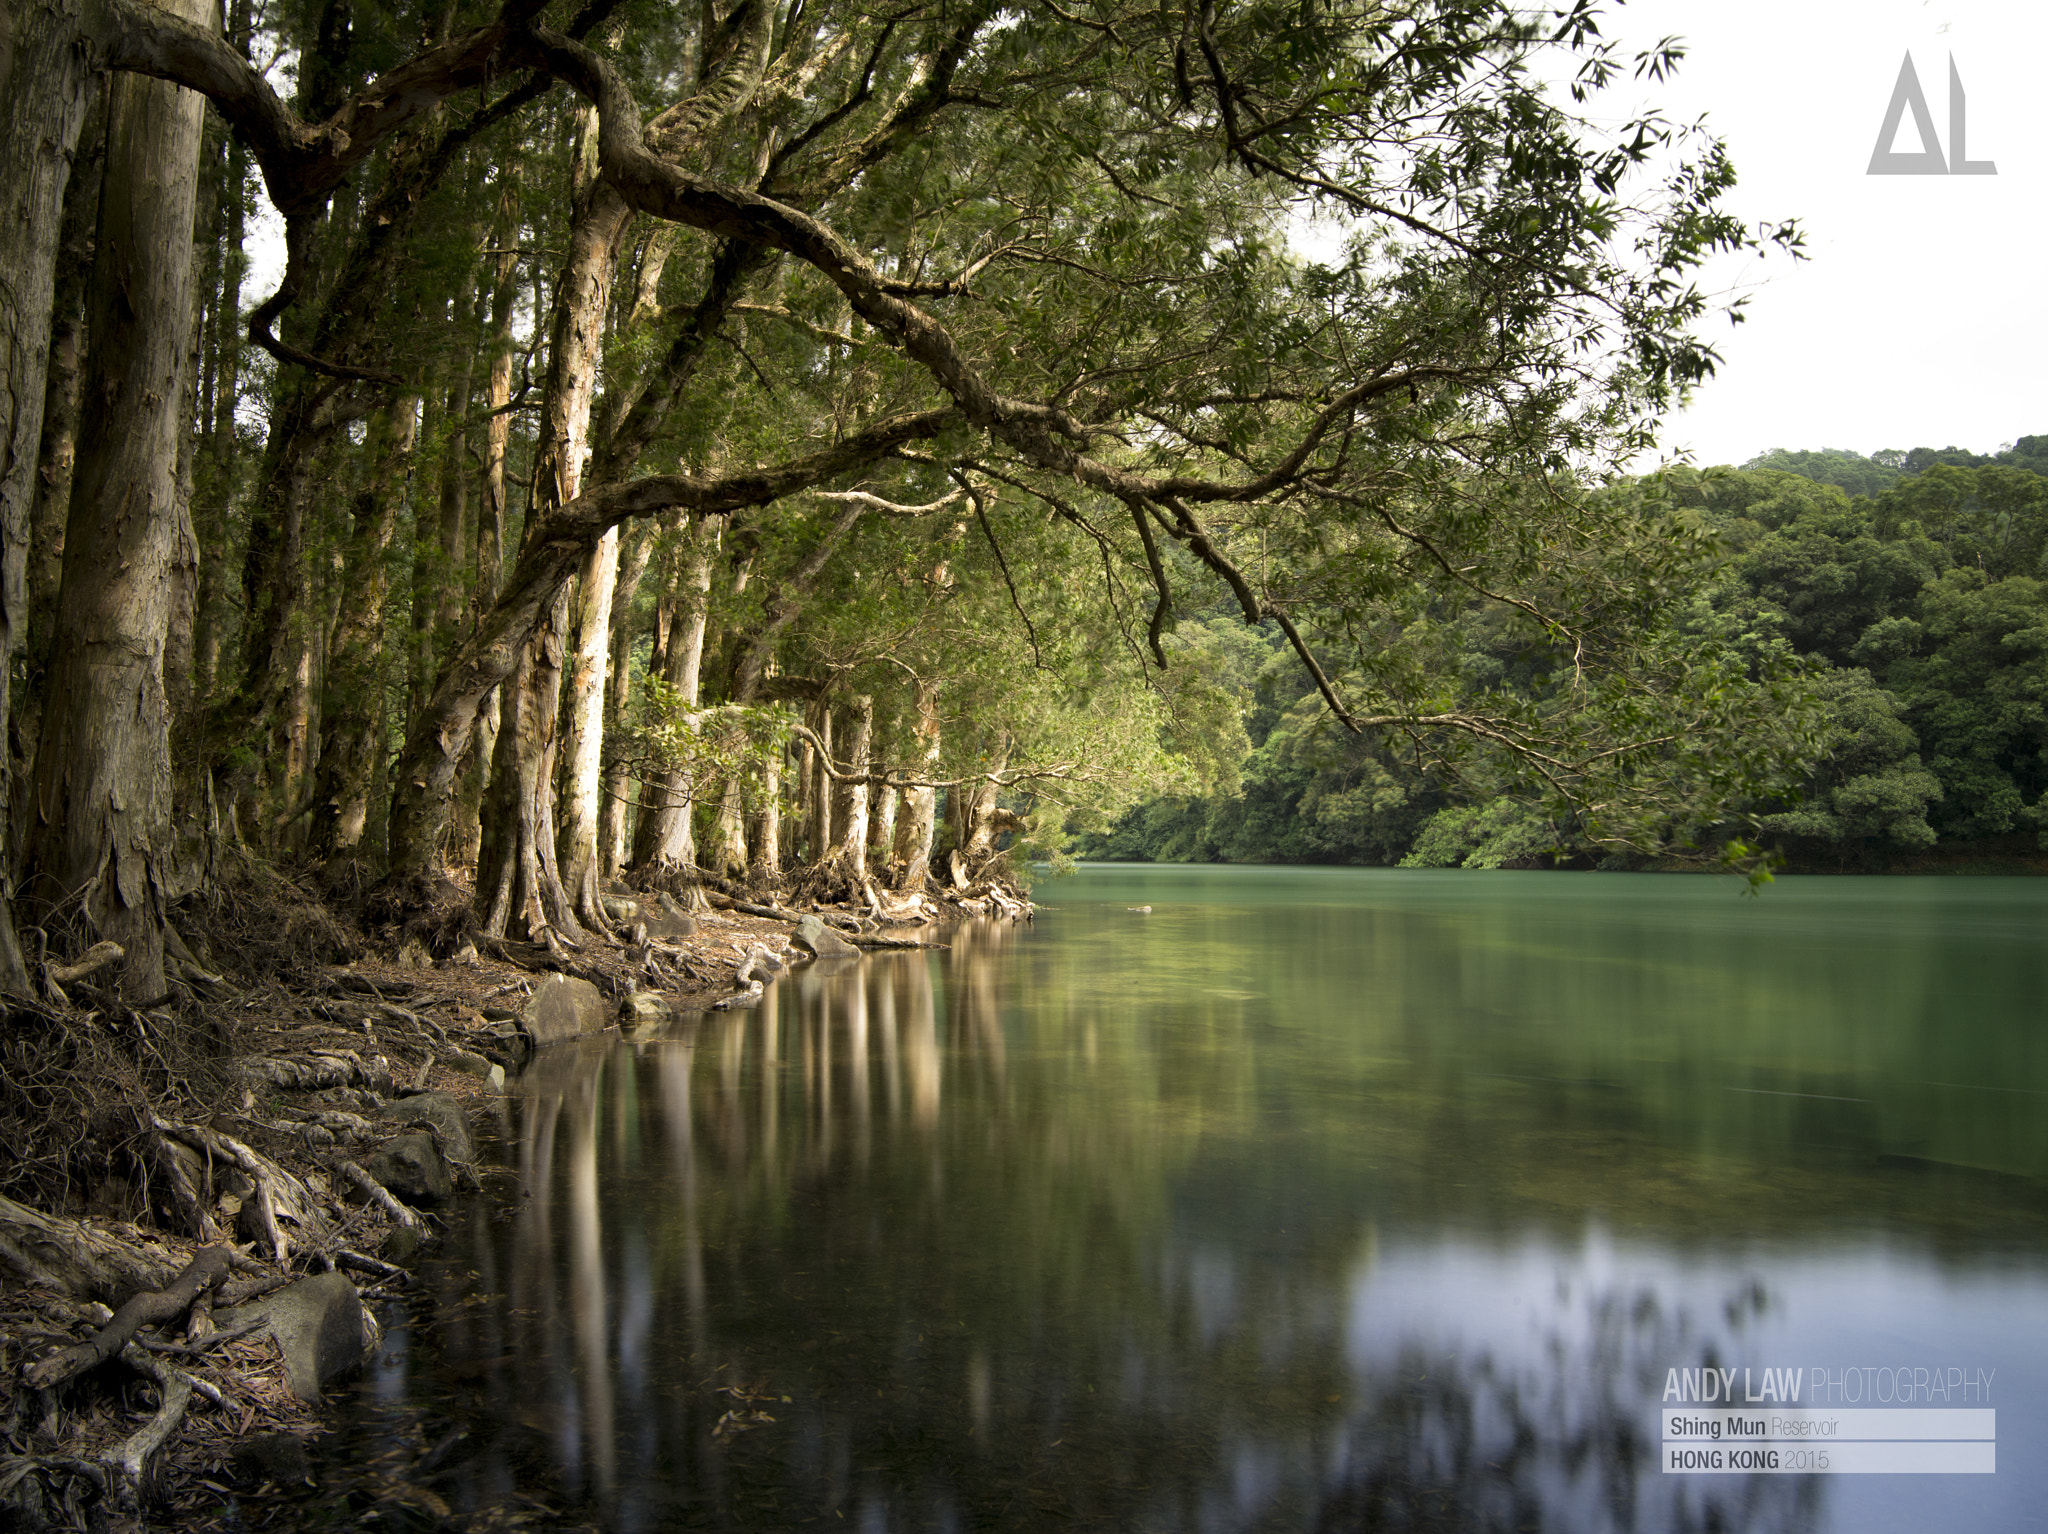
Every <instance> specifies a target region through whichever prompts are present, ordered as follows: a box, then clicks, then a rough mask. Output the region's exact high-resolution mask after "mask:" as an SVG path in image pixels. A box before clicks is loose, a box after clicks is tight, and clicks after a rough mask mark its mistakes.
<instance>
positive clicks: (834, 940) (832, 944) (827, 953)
mask: <svg viewBox="0 0 2048 1534" xmlns="http://www.w3.org/2000/svg"><path fill="white" fill-rule="evenodd" d="M790 941H791V942H793V943H794V944H795V945H796V946H797V947H799V948H801V949H804V950H805V951H806V952H809V953H812V954H815V955H816V956H817V957H818V958H821V959H850V958H857V957H859V955H860V950H859V949H858V948H856V947H854V946H853V944H851V943H849V942H847V941H846V939H845V938H843V937H841V936H840V935H839V934H838V933H836V932H834V931H833V930H832V929H831V928H830V927H828V926H826V925H825V924H824V923H823V922H822V921H820V920H818V918H817V917H815V916H806V917H804V919H803V920H802V921H799V922H798V923H797V924H796V935H795V936H794V937H792V938H791V939H790Z"/></svg>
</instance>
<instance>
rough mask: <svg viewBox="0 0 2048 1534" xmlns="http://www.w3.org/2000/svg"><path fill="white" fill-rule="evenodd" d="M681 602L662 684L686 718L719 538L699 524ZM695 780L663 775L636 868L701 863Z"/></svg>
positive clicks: (647, 809)
mask: <svg viewBox="0 0 2048 1534" xmlns="http://www.w3.org/2000/svg"><path fill="white" fill-rule="evenodd" d="M684 537H685V539H686V540H687V542H686V544H685V548H684V553H683V559H684V564H683V578H682V582H681V593H680V594H681V596H682V602H681V603H680V604H679V607H678V610H677V612H676V616H675V618H674V620H673V621H672V622H671V624H670V626H669V634H668V644H667V647H666V652H665V654H664V655H663V658H662V680H663V681H665V682H667V683H668V685H669V686H670V687H672V688H674V689H675V693H676V705H677V707H679V708H681V709H682V710H683V711H684V713H685V715H686V716H687V715H688V714H689V713H690V712H691V711H693V710H695V708H696V707H697V695H698V690H699V686H700V681H701V676H702V672H703V666H704V629H705V625H706V624H707V623H709V622H710V618H711V559H712V552H713V549H714V548H715V546H716V545H715V535H714V534H713V533H712V532H711V531H710V529H708V528H706V527H704V526H703V525H701V524H698V525H693V526H692V527H691V528H689V530H688V531H687V532H686V533H685V534H684ZM695 797H696V774H695V773H694V772H693V771H692V770H691V769H690V768H689V767H688V766H678V767H673V768H670V769H669V770H668V771H666V772H664V773H662V774H661V776H660V778H659V780H658V783H657V785H656V786H655V789H654V794H653V802H652V803H650V804H645V805H643V806H642V808H641V811H640V828H639V832H638V834H637V835H636V836H635V837H634V839H633V863H634V866H635V867H638V868H651V869H656V870H661V871H667V872H673V871H675V870H677V869H686V868H691V867H694V866H695V865H696V862H697V838H696V834H695V832H694V830H693V829H692V827H691V823H690V821H691V815H690V812H691V810H692V808H693V807H694V806H693V801H694V799H695Z"/></svg>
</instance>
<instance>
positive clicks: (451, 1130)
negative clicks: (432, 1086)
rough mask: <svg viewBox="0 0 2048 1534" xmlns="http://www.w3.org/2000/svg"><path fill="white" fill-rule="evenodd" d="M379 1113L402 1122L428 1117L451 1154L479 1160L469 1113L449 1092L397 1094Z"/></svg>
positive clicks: (464, 1158)
mask: <svg viewBox="0 0 2048 1534" xmlns="http://www.w3.org/2000/svg"><path fill="white" fill-rule="evenodd" d="M473 1058H474V1057H473ZM486 1065H488V1062H486ZM377 1116H378V1117H379V1118H383V1119H389V1120H392V1121H393V1122H395V1123H400V1124H403V1123H406V1122H407V1121H409V1120H411V1119H425V1120H426V1121H427V1122H428V1123H429V1124H432V1125H433V1126H434V1133H435V1134H437V1135H439V1136H440V1137H441V1148H442V1149H443V1150H445V1151H446V1152H447V1153H448V1154H449V1155H451V1156H453V1157H454V1158H455V1159H456V1160H457V1161H474V1160H476V1146H475V1144H474V1143H473V1142H472V1141H471V1140H470V1138H469V1115H467V1114H466V1113H464V1112H463V1111H462V1104H461V1103H459V1102H457V1101H456V1100H455V1099H454V1098H452V1097H450V1096H449V1095H448V1094H447V1093H446V1092H415V1093H414V1094H413V1095H412V1096H411V1097H394V1098H392V1099H391V1100H390V1101H389V1102H387V1103H385V1104H384V1106H383V1107H381V1108H379V1109H378V1110H377ZM379 1180H380V1181H381V1179H379Z"/></svg>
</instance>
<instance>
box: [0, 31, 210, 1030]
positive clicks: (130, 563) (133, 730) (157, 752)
mask: <svg viewBox="0 0 2048 1534" xmlns="http://www.w3.org/2000/svg"><path fill="white" fill-rule="evenodd" d="M180 3H181V4H184V5H187V6H189V7H190V10H189V14H190V15H192V16H193V17H194V18H195V19H206V18H210V17H212V16H213V14H214V12H213V8H212V6H211V5H210V4H207V3H205V0H180ZM110 90H111V92H112V97H111V101H110V110H109V116H108V135H107V168H106V182H105V186H104V189H103V192H102V196H101V200H100V227H99V236H98V240H97V248H98V258H97V260H96V261H95V263H94V267H93V276H92V280H91V286H90V289H89V292H88V297H87V313H88V316H89V324H90V334H91V338H92V339H91V342H90V350H89V353H88V356H87V360H86V368H85V381H84V384H83V394H82V400H83V402H84V403H83V407H82V424H81V429H80V432H79V443H78V464H77V469H76V472H75V476H74V479H73V483H72V495H71V509H70V514H69V518H68V523H67V526H66V530H65V552H66V558H65V562H64V579H63V584H62V587H61V589H60V591H59V595H58V599H57V608H58V612H57V638H56V644H55V646H54V649H53V653H52V663H51V670H50V680H49V688H48V695H47V701H46V704H45V710H44V717H43V727H42V731H41V735H40V738H39V741H38V745H37V754H36V767H35V803H34V805H33V806H32V807H31V811H30V816H29V825H28V829H27V839H28V840H27V846H26V847H25V849H24V854H25V859H24V861H25V865H26V869H27V879H26V881H25V882H26V884H27V886H28V893H29V895H30V896H31V897H32V898H33V899H35V900H36V901H37V902H38V904H39V905H40V906H41V908H43V909H45V910H51V911H54V910H56V909H58V908H59V907H62V906H64V905H66V904H67V903H68V902H71V901H73V900H76V901H77V902H78V908H79V911H80V913H81V914H82V916H83V918H84V920H85V923H86V925H87V926H88V927H89V928H90V930H91V931H92V934H93V935H94V936H95V937H101V938H106V939H110V940H111V941H113V942H117V943H119V944H120V945H121V947H122V949H123V951H124V952H125V953H126V954H127V960H126V964H125V967H124V969H123V980H124V983H125V986H126V990H127V993H128V995H130V996H131V997H135V998H138V999H139V998H143V997H155V996H160V995H162V994H163V990H164V971H163V921H164V900H165V894H164V883H165V879H166V877H167V860H168V858H169V856H170V852H171V846H170V813H171V764H170V751H169V729H170V715H169V707H168V703H167V700H166V697H165V693H164V644H165V637H166V631H167V628H168V625H169V621H170V614H171V607H172V604H173V601H174V600H175V582H176V580H177V571H176V564H177V560H178V557H179V554H180V551H181V537H180V535H181V532H182V531H183V528H182V525H181V519H180V515H179V501H178V496H177V482H176V480H177V465H178V437H179V432H180V428H181V427H182V425H183V422H182V421H181V420H180V419H179V405H180V402H181V401H182V399H183V395H184V389H183V382H182V378H181V374H182V372H183V370H184V367H185V364H186V361H187V343H188V341H189V337H190V329H191V317H192V229H193V219H194V213H195V210H196V205H197V195H196V194H197V181H198V163H199V146H200V133H201V123H202V116H201V114H202V109H203V106H204V103H203V102H202V101H201V100H200V98H199V97H198V96H196V95H193V94H192V93H191V92H189V91H183V90H180V89H178V88H177V87H175V86H171V85H166V84H163V83H161V82H159V81H154V80H146V79H141V78H135V77H127V78H120V79H116V80H115V81H114V82H113V83H112V85H111V86H110ZM36 382H37V384H38V386H39V387H38V389H37V391H36V394H35V398H36V399H37V401H38V402H40V400H41V398H42V391H41V388H40V384H41V383H42V380H41V378H40V377H39V378H38V379H37V380H36ZM19 578H20V577H19V566H18V564H17V565H16V566H15V570H14V572H13V575H12V578H11V579H9V580H8V581H7V582H6V586H7V589H8V590H7V594H8V595H9V596H10V597H12V596H13V595H15V594H16V593H18V592H19V589H20V588H19V584H18V582H19ZM10 605H11V604H10Z"/></svg>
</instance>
